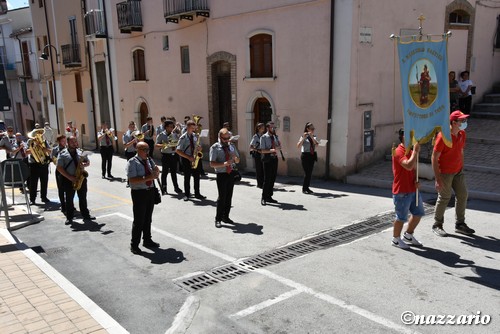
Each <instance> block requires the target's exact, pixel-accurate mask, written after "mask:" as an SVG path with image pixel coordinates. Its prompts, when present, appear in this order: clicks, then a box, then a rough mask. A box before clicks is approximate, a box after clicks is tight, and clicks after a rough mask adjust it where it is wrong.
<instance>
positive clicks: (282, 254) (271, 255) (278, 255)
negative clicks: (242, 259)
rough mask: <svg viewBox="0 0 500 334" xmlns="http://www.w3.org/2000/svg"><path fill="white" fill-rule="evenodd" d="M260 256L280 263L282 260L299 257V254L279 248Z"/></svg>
mask: <svg viewBox="0 0 500 334" xmlns="http://www.w3.org/2000/svg"><path fill="white" fill-rule="evenodd" d="M258 257H260V258H263V259H265V260H267V261H271V262H274V263H280V262H283V261H286V260H290V259H293V258H294V257H297V254H295V253H292V252H289V251H288V250H286V249H283V248H279V249H276V250H273V251H271V252H267V253H264V254H259V256H258Z"/></svg>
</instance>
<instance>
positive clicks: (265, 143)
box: [259, 132, 280, 157]
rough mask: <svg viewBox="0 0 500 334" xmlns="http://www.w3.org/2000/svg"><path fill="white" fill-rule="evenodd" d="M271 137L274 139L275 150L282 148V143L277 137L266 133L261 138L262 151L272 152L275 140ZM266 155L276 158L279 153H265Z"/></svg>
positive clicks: (260, 147)
mask: <svg viewBox="0 0 500 334" xmlns="http://www.w3.org/2000/svg"><path fill="white" fill-rule="evenodd" d="M271 137H274V148H276V147H279V146H280V141H279V139H278V136H277V135H271V134H270V133H269V132H266V133H264V134H263V135H262V137H260V146H259V149H260V150H270V149H272V148H273V140H272V139H271ZM265 154H271V156H272V157H276V156H277V153H276V152H274V153H265Z"/></svg>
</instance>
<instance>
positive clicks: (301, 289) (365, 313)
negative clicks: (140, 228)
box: [101, 212, 418, 334]
mask: <svg viewBox="0 0 500 334" xmlns="http://www.w3.org/2000/svg"><path fill="white" fill-rule="evenodd" d="M112 215H116V216H119V217H122V218H124V219H127V220H129V221H133V218H131V217H129V216H127V215H125V214H123V213H119V212H116V213H113V214H109V215H105V216H101V217H107V216H112ZM151 229H152V230H154V231H155V232H157V233H160V234H162V235H164V236H166V237H169V238H171V239H174V240H176V241H178V242H181V243H184V244H186V245H189V246H191V247H194V248H197V249H199V250H201V251H203V252H206V253H208V254H211V255H213V256H215V257H218V258H220V259H223V260H226V261H228V262H231V263H234V264H236V263H235V262H236V261H237V259H236V258H234V257H232V256H229V255H226V254H223V253H221V252H219V251H216V250H214V249H211V248H208V247H206V246H203V245H200V244H197V243H195V242H192V241H190V240H187V239H184V238H181V237H179V236H176V235H174V234H171V233H168V232H166V231H163V230H161V229H159V228H156V227H152V228H151ZM355 241H356V240H354V241H352V242H355ZM347 244H349V243H347ZM254 272H256V273H259V274H261V275H263V276H266V277H268V278H270V279H273V280H275V281H278V282H280V283H282V284H284V285H287V286H289V287H292V288H294V290H292V291H299V292H303V293H307V294H309V295H311V296H314V297H316V298H318V299H321V300H323V301H325V302H327V303H329V304H332V305H336V306H338V307H340V308H343V309H345V310H349V311H351V312H353V313H355V314H358V315H360V316H362V317H364V318H366V319H368V320H371V321H373V322H376V323H378V324H381V325H383V326H385V327H387V328H391V329H393V330H396V331H397V332H399V333H408V334H410V333H418V332H416V331H414V330H412V329H410V328H407V327H404V326H402V325H399V324H397V323H395V322H392V321H391V320H389V319H386V318H384V317H381V316H379V315H377V314H375V313H372V312H370V311H368V310H365V309H363V308H361V307H358V306H356V305H352V304H348V303H347V302H345V301H343V300H341V299H338V298H335V297H332V296H330V295H327V294H325V293H322V292H317V291H315V290H313V289H311V288H309V287H307V286H305V285H303V284H301V283H298V282H295V281H292V280H291V279H288V278H285V277H282V276H279V275H277V274H275V273H272V272H270V271H269V270H266V269H256V270H254ZM285 299H286V298H285ZM285 299H282V300H285ZM282 300H279V301H282ZM263 303H265V302H263ZM261 304H262V303H260V304H257V305H255V306H258V305H261ZM271 305H272V304H271ZM240 312H242V311H240ZM236 314H238V313H236Z"/></svg>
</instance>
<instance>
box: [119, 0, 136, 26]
mask: <svg viewBox="0 0 500 334" xmlns="http://www.w3.org/2000/svg"><path fill="white" fill-rule="evenodd" d="M116 12H117V16H118V28H120V32H121V33H122V34H130V33H131V32H132V31H142V14H141V0H128V1H123V2H120V3H117V4H116Z"/></svg>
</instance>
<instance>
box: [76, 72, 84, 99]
mask: <svg viewBox="0 0 500 334" xmlns="http://www.w3.org/2000/svg"><path fill="white" fill-rule="evenodd" d="M75 88H76V102H83V89H82V76H81V75H80V72H76V73H75Z"/></svg>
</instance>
